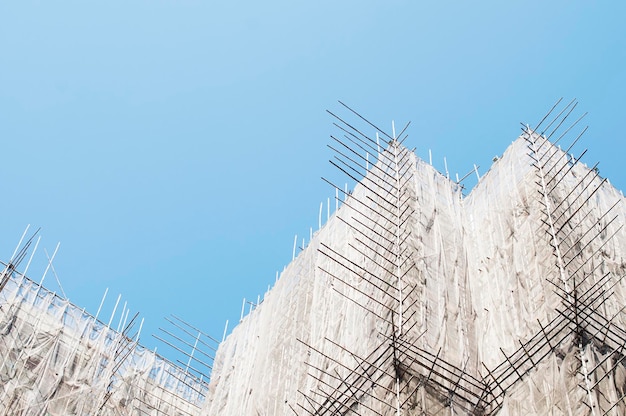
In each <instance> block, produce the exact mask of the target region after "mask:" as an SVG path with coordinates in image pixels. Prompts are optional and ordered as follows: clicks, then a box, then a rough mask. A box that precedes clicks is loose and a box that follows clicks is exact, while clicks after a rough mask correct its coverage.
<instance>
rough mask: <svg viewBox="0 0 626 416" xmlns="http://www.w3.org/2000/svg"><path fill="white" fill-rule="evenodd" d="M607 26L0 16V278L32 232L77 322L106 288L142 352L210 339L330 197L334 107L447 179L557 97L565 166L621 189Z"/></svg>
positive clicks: (281, 11) (244, 14)
mask: <svg viewBox="0 0 626 416" xmlns="http://www.w3.org/2000/svg"><path fill="white" fill-rule="evenodd" d="M624 16H626V5H625V3H623V2H615V1H613V2H608V1H605V2H588V1H550V2H546V1H478V2H477V1H474V2H469V1H456V2H452V1H450V2H446V1H436V2H435V1H432V2H425V1H415V0H412V1H408V0H407V1H396V0H391V1H385V2H382V1H381V2H367V1H366V2H364V1H326V0H321V1H315V2H294V1H273V0H269V1H263V2H259V1H236V0H234V1H220V2H217V1H135V0H127V1H62V0H60V1H40V2H34V1H28V0H20V1H4V2H2V3H1V4H0V138H1V142H0V143H1V147H0V153H1V155H2V158H1V161H2V162H1V163H0V178H1V180H2V194H3V203H2V208H1V209H0V213H1V215H0V258H1V259H3V260H5V261H6V260H8V259H9V258H10V256H11V254H12V252H13V249H14V247H15V245H16V244H17V242H18V240H19V238H20V236H21V234H22V232H23V231H24V229H25V227H26V226H27V225H28V224H31V227H32V228H33V229H35V228H38V227H41V228H42V230H41V232H40V234H41V237H42V239H41V243H40V246H39V249H38V251H37V254H36V256H35V258H36V260H35V262H34V263H33V265H32V266H31V269H30V270H29V275H30V276H31V277H32V278H33V279H34V280H37V281H38V280H40V279H41V276H42V275H43V271H44V268H45V258H46V255H45V251H44V249H45V250H46V251H47V252H48V253H49V254H50V255H52V252H53V251H54V249H55V247H56V245H57V242H61V245H60V249H59V252H58V254H57V256H56V258H55V260H54V263H53V264H54V267H55V271H56V273H57V275H58V277H59V279H60V282H61V285H62V287H63V290H64V292H65V293H66V295H67V296H68V297H69V299H70V300H72V301H73V302H74V303H76V304H77V305H79V306H82V307H85V308H86V309H87V310H88V311H90V312H91V313H92V314H95V312H96V310H97V309H98V305H99V303H100V300H101V298H102V295H103V293H104V291H105V289H106V288H109V296H108V298H107V300H106V303H105V306H104V308H103V312H102V315H103V316H106V317H107V318H108V315H110V314H111V310H112V309H113V304H114V302H115V299H116V298H117V295H118V294H119V293H121V294H122V302H124V301H127V302H128V306H129V308H130V310H131V313H132V312H135V311H137V312H140V316H142V317H143V318H145V320H146V323H145V325H144V330H143V334H142V343H143V344H145V345H146V346H148V347H150V348H153V347H154V346H155V345H160V343H159V342H158V341H157V340H155V339H154V338H152V337H151V335H150V334H153V333H158V329H157V328H158V327H159V326H163V325H164V323H165V321H164V317H166V316H169V315H170V314H175V315H177V316H180V317H181V318H183V319H185V320H187V321H189V322H190V323H192V324H194V325H196V326H198V327H200V328H202V329H203V330H205V331H206V332H207V333H209V334H211V335H213V336H214V337H216V338H221V336H222V331H223V330H224V323H225V321H226V320H227V319H228V320H230V323H231V324H230V326H231V328H232V325H233V322H236V321H238V319H239V314H240V309H241V304H242V298H244V297H245V298H248V299H255V300H256V298H257V295H262V294H263V293H264V292H265V291H266V290H267V287H268V285H269V284H273V282H274V279H275V275H276V271H280V270H282V268H283V267H284V265H285V264H287V263H288V262H289V261H290V260H291V256H292V246H293V240H294V235H295V234H297V235H299V236H306V237H307V239H308V235H309V229H310V227H313V228H314V229H316V228H317V222H318V212H319V205H320V202H321V201H326V199H327V198H328V197H332V196H334V191H333V190H332V189H331V188H330V186H328V185H327V184H325V183H324V182H323V181H322V180H321V179H320V177H321V176H332V175H335V169H334V168H333V167H332V166H331V165H330V164H329V163H328V159H329V157H330V156H331V153H330V151H329V150H328V149H327V147H326V145H327V144H328V143H330V139H329V135H330V134H333V133H335V132H336V130H335V129H334V128H333V126H332V118H331V117H330V116H329V115H328V114H327V113H326V112H325V110H326V109H329V110H331V111H333V112H337V113H340V114H342V115H347V114H348V113H347V111H345V109H342V107H341V106H340V105H339V104H338V103H337V100H342V101H344V102H346V103H347V104H348V105H350V106H352V107H353V108H355V109H357V110H358V111H359V112H360V113H362V114H364V115H365V116H367V117H368V118H369V119H371V120H372V121H373V122H374V123H376V124H378V125H380V126H382V127H384V128H387V129H388V130H391V121H392V120H395V122H396V125H404V124H405V123H406V122H408V121H411V126H410V128H409V130H408V132H409V135H410V136H409V139H407V141H406V143H407V145H409V146H410V147H415V148H416V152H417V153H418V155H420V156H421V157H422V158H423V159H425V160H428V150H429V149H432V155H433V164H434V165H435V166H436V167H438V168H439V169H441V170H443V166H444V165H443V158H444V157H446V160H447V164H448V168H449V170H450V172H451V173H456V172H459V174H461V175H463V174H465V173H466V172H468V171H470V170H471V169H472V167H473V164H474V163H475V164H477V165H480V166H481V168H480V171H482V172H485V171H486V170H487V169H488V168H489V166H490V165H491V160H492V158H493V157H494V156H495V155H499V154H501V153H502V152H503V151H504V150H505V149H506V147H507V146H508V144H510V143H511V141H512V140H513V139H515V138H516V137H517V136H518V134H519V133H520V129H519V127H520V126H519V122H528V123H529V124H531V125H532V124H533V123H535V122H537V121H538V120H539V119H540V118H541V116H542V115H543V114H544V113H545V112H546V111H547V110H548V109H549V108H550V107H551V106H552V104H553V103H554V102H555V101H556V100H557V99H558V98H560V97H565V100H566V101H569V100H571V99H573V98H577V99H578V101H579V102H580V104H579V108H580V110H579V111H578V114H582V113H583V112H585V111H588V112H589V115H588V116H587V117H586V119H585V124H586V125H587V124H588V125H589V126H590V129H589V131H588V132H587V133H586V135H585V136H584V138H583V141H582V144H581V145H579V146H578V148H577V149H578V150H577V153H580V151H581V150H582V149H583V148H589V151H588V153H587V154H586V156H585V158H584V159H583V160H584V161H585V162H587V163H588V164H594V163H595V162H597V161H600V162H601V163H600V165H599V169H600V173H601V174H602V175H603V176H606V177H608V178H609V179H610V181H611V183H613V184H614V185H615V186H616V187H617V188H619V189H625V188H626V174H624V172H623V170H622V168H623V165H624V155H625V153H626V144H625V133H624V126H623V124H622V123H623V121H624V120H626V107H625V106H624V97H625V96H626V71H625V69H624V68H625V66H626V47H625V43H626V42H625V41H626V25H625V24H624ZM299 238H301V237H299ZM46 286H47V287H49V288H50V289H52V290H54V291H57V292H59V291H60V289H59V287H58V285H57V283H56V281H55V278H54V275H52V274H48V276H47V277H46ZM159 348H161V347H159Z"/></svg>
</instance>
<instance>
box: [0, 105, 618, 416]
mask: <svg viewBox="0 0 626 416" xmlns="http://www.w3.org/2000/svg"><path fill="white" fill-rule="evenodd" d="M570 108H571V105H570V106H567V107H566V108H565V110H563V111H562V112H561V113H560V114H559V115H558V116H556V117H554V118H553V119H551V118H550V117H547V118H546V119H544V121H542V123H539V124H538V125H537V126H534V127H533V128H530V127H525V128H524V129H523V131H522V134H521V136H520V137H519V138H518V139H517V140H515V141H514V142H513V143H512V145H511V146H510V147H509V148H508V149H507V150H506V152H505V153H504V154H503V156H502V157H500V158H498V159H497V160H495V161H494V165H493V166H492V168H491V169H490V171H489V172H487V173H486V174H485V175H483V176H482V177H481V178H480V180H479V182H478V184H477V185H476V186H475V187H474V188H473V189H472V190H471V192H469V194H467V195H465V194H464V190H463V188H462V185H461V184H460V183H458V182H457V181H453V180H451V179H449V178H448V177H447V176H446V175H442V174H441V173H439V172H438V171H436V170H435V169H434V168H433V167H432V166H431V165H430V164H428V163H426V162H424V161H423V160H421V159H420V158H419V157H418V156H417V155H415V154H414V153H413V152H411V151H409V150H408V149H407V148H406V147H404V146H403V144H402V141H403V138H402V133H401V134H400V135H399V136H398V137H395V134H392V135H390V136H386V137H385V138H384V139H383V138H382V137H383V136H384V133H383V132H382V131H379V132H378V133H377V136H378V134H380V135H381V138H380V139H378V138H377V136H375V137H368V136H367V135H365V134H363V133H361V131H362V129H361V130H359V129H356V128H354V127H353V126H352V125H350V124H348V123H345V122H344V121H343V120H341V119H338V120H339V122H338V125H339V127H340V129H342V131H343V133H345V136H344V137H343V138H341V139H334V140H335V144H334V145H333V149H334V150H335V151H336V152H337V153H336V154H337V158H336V159H335V160H334V162H333V164H335V165H336V166H337V167H338V168H339V169H340V170H341V171H343V172H344V173H346V174H347V175H348V176H349V177H350V178H352V179H353V180H356V181H357V182H358V184H357V185H356V186H355V187H354V189H353V190H352V191H350V192H347V191H344V190H342V189H340V188H338V189H339V191H338V194H339V192H341V194H339V195H340V196H339V198H340V199H341V207H340V208H339V209H338V210H337V212H336V213H335V214H334V215H333V216H332V217H331V218H330V219H329V221H328V222H327V223H326V225H325V226H324V227H322V228H321V229H320V230H319V231H318V232H317V233H315V234H314V235H313V238H312V239H311V241H310V243H309V244H308V246H307V247H306V248H305V249H304V250H303V251H302V252H300V254H299V255H298V256H297V257H296V258H295V259H294V261H293V262H292V263H291V264H289V265H288V266H287V268H286V269H285V270H284V271H283V273H282V275H281V276H280V279H279V280H278V281H277V282H276V285H275V286H274V287H273V288H272V290H271V291H269V292H268V294H267V295H266V296H265V298H264V300H263V302H262V303H261V304H260V305H258V306H257V307H256V308H255V309H254V310H253V311H252V312H251V313H250V314H249V315H248V316H246V317H245V318H244V319H243V320H242V322H241V323H240V324H239V325H238V326H237V327H236V328H235V329H234V331H233V333H232V334H231V335H230V336H229V337H228V338H226V340H225V341H224V342H223V343H222V344H221V345H220V347H219V349H218V352H217V356H216V358H215V362H214V368H213V372H212V375H211V381H210V383H206V381H205V380H202V379H197V378H195V377H193V376H192V375H191V374H189V373H188V372H186V371H185V370H183V369H182V368H179V367H177V366H174V365H172V364H171V363H169V362H167V361H165V360H164V359H162V358H161V357H158V356H157V355H156V354H154V353H151V352H149V351H146V350H144V349H142V348H141V347H140V346H138V345H137V340H136V338H135V337H133V334H132V330H130V328H132V325H130V324H128V325H126V324H125V325H124V328H125V329H124V330H123V331H114V330H112V329H110V328H109V327H108V326H107V325H104V324H102V323H101V322H99V321H98V320H97V319H95V318H94V317H92V316H90V315H87V314H85V313H84V312H83V311H82V310H80V309H78V308H77V307H75V306H73V305H71V304H69V303H68V302H67V301H64V300H62V299H60V298H59V297H57V296H56V295H54V294H53V293H51V292H48V291H46V290H45V289H44V288H41V287H39V286H38V285H36V284H34V283H33V282H31V281H30V280H28V279H26V278H24V277H22V276H20V275H19V273H17V272H15V271H14V270H11V269H10V268H7V270H5V273H4V275H3V280H2V282H3V287H2V291H1V292H0V302H1V309H0V357H1V358H2V362H1V363H0V364H1V367H0V395H1V396H0V415H2V414H6V415H31V414H32V415H54V416H57V415H81V416H82V415H98V414H103V415H144V414H146V415H210V416H225V415H251V416H252V415H255V416H256V415H385V416H387V415H389V416H391V415H397V416H399V415H496V414H497V415H548V414H550V415H606V414H608V415H623V414H625V412H626V405H625V404H624V395H625V394H626V362H624V356H625V354H626V353H625V352H624V351H623V349H624V346H625V345H626V321H625V317H626V315H624V313H623V308H624V307H625V305H626V283H625V282H624V281H623V279H622V277H623V276H624V273H626V259H625V256H626V231H625V230H623V228H622V225H623V223H624V220H625V219H626V212H625V209H626V208H625V207H624V205H623V203H622V200H623V199H624V198H623V196H622V194H621V193H620V192H618V191H616V190H615V189H614V188H613V187H612V186H611V185H610V184H609V182H608V181H607V180H605V179H603V178H601V177H600V176H599V174H598V171H597V169H594V168H593V167H592V168H589V167H587V166H585V165H584V164H582V163H581V162H580V161H579V158H578V157H576V156H574V155H572V154H570V148H564V149H563V150H562V149H561V148H560V147H558V146H557V145H556V144H555V143H554V142H558V144H561V143H565V142H566V141H567V140H569V141H570V143H571V142H572V140H571V139H568V135H567V133H570V134H573V131H574V130H575V129H573V128H571V127H570V128H565V127H562V125H563V122H564V121H565V119H566V118H567V115H569V113H570V111H569V109H570ZM575 125H576V123H574V125H573V126H572V127H574V126H575ZM370 127H371V126H370ZM561 132H563V135H562V133H561ZM575 141H576V140H574V142H575ZM563 146H564V147H565V145H563Z"/></svg>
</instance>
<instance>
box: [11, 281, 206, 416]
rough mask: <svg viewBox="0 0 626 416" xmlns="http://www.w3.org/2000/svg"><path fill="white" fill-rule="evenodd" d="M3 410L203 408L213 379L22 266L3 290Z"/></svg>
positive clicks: (158, 411)
mask: <svg viewBox="0 0 626 416" xmlns="http://www.w3.org/2000/svg"><path fill="white" fill-rule="evenodd" d="M0 305H1V306H0V360H1V361H0V414H1V415H12V416H13V415H15V416H18V415H19V416H22V415H24V416H26V415H33V416H34V415H38V416H41V415H46V416H47V415H49V416H66V415H81V416H83V415H133V416H134V415H151V416H157V415H176V416H194V415H197V414H199V406H200V405H201V404H202V403H203V401H204V397H205V395H206V392H207V384H206V383H204V382H200V381H199V380H196V379H194V378H193V377H190V376H189V375H188V374H186V373H185V372H184V371H183V370H182V369H180V368H178V367H177V366H175V365H173V364H170V363H169V362H167V361H166V360H164V359H163V358H161V357H159V356H157V355H156V354H155V353H154V352H152V351H148V350H146V349H144V348H142V347H140V346H138V345H137V344H136V342H135V340H133V339H130V338H128V336H127V335H125V334H122V333H119V332H117V331H115V330H113V329H111V328H109V327H108V326H107V325H106V324H103V323H102V322H100V321H98V320H96V319H95V318H94V317H93V316H91V315H89V314H87V313H85V312H84V310H81V309H79V308H77V307H76V306H74V305H72V304H71V303H70V302H69V301H67V300H65V299H62V298H60V297H59V296H57V295H56V294H55V293H53V292H50V291H48V290H46V289H45V288H43V287H40V286H39V285H38V284H36V283H34V282H32V281H31V280H29V279H27V278H25V277H23V276H20V275H19V274H17V273H14V275H13V276H11V278H10V279H9V280H8V281H7V284H6V286H5V287H4V289H3V290H2V292H1V293H0Z"/></svg>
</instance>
